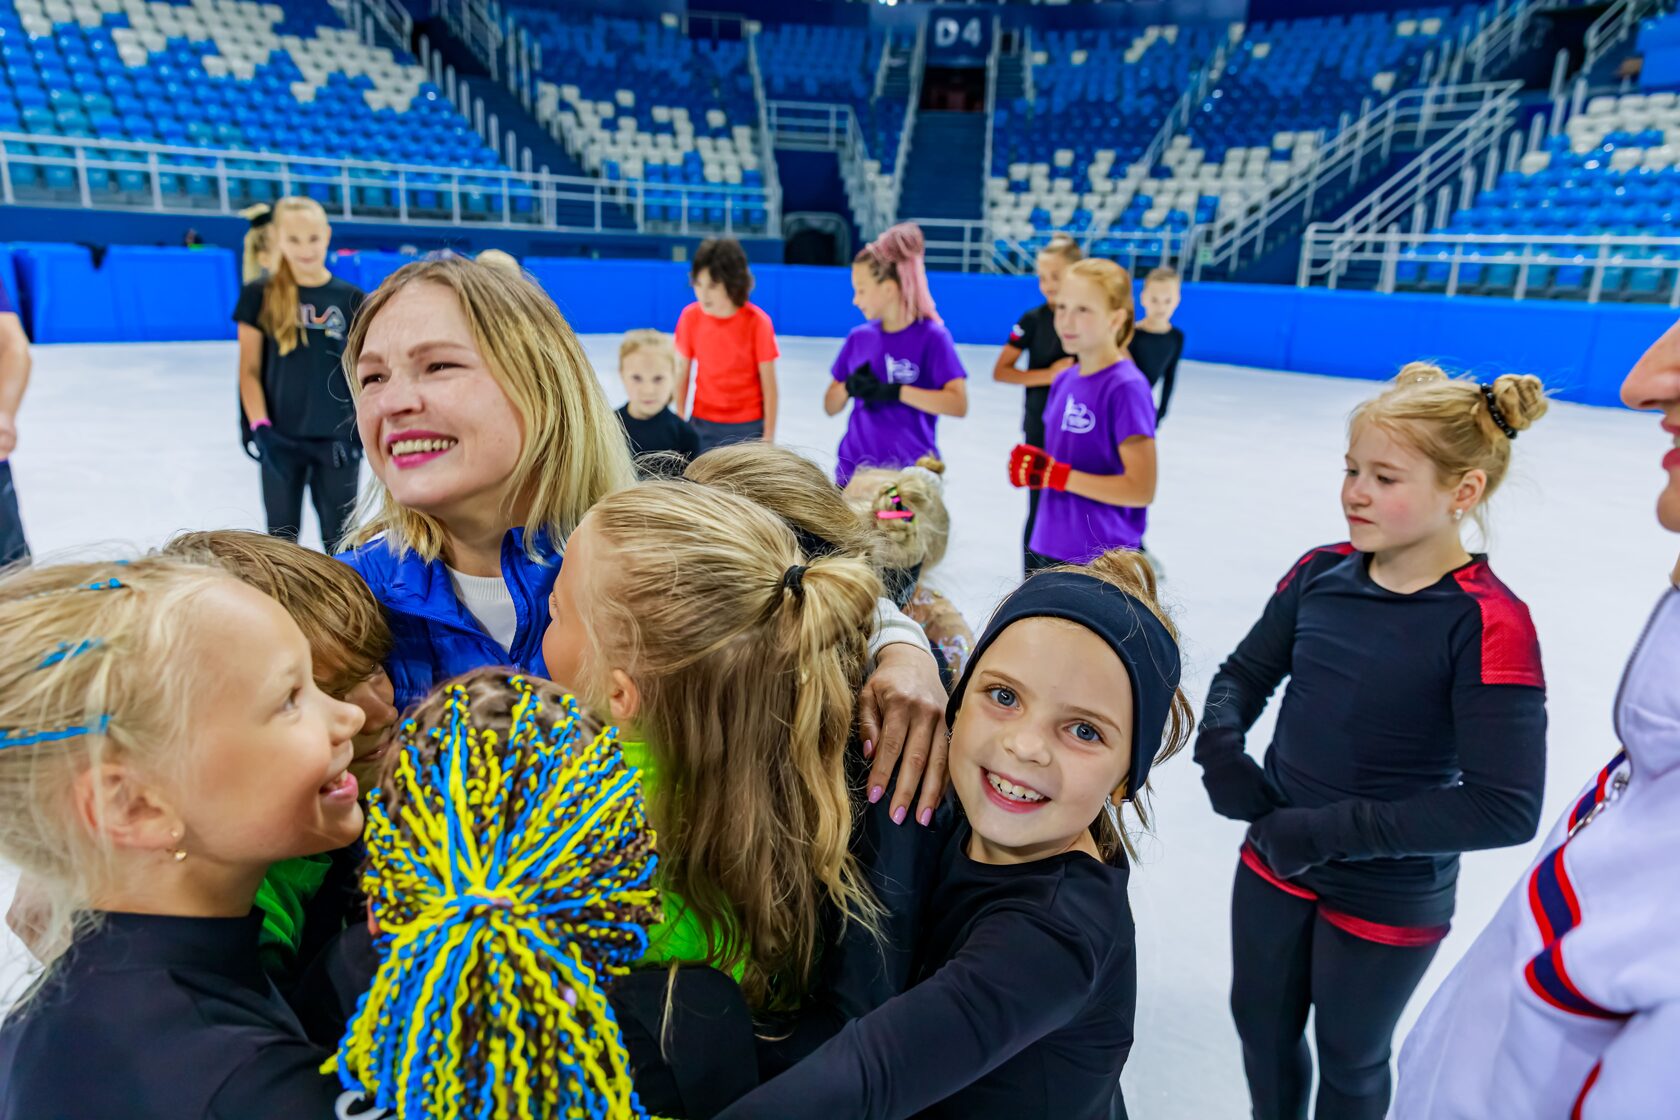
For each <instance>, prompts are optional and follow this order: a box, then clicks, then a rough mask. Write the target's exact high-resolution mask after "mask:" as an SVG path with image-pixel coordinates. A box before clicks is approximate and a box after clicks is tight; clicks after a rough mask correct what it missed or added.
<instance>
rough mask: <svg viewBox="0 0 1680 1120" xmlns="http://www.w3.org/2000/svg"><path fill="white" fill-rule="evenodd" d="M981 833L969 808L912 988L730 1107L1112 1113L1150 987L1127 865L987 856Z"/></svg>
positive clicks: (750, 1113)
mask: <svg viewBox="0 0 1680 1120" xmlns="http://www.w3.org/2000/svg"><path fill="white" fill-rule="evenodd" d="M968 838H969V828H968V825H967V824H966V822H964V823H962V824H961V825H959V826H958V827H957V828H956V829H954V830H953V834H952V836H951V839H950V840H949V841H948V842H947V844H946V846H945V848H944V850H943V851H942V853H941V856H940V865H939V870H940V875H939V879H938V882H937V885H936V886H935V887H934V888H933V890H932V892H931V893H930V895H929V897H928V899H927V903H926V907H925V911H924V926H923V929H922V931H921V944H920V948H919V951H918V963H917V966H916V977H915V979H916V983H915V984H914V986H913V987H911V988H910V989H909V990H908V991H906V992H905V993H904V994H902V995H899V996H895V997H894V998H892V999H890V1000H888V1001H887V1002H886V1003H885V1004H883V1005H882V1006H881V1007H879V1008H878V1009H876V1010H875V1011H873V1012H871V1013H870V1014H868V1015H865V1016H863V1017H862V1018H858V1019H854V1020H852V1021H851V1022H850V1023H848V1024H846V1026H845V1028H844V1029H843V1030H841V1032H840V1033H839V1034H838V1035H836V1036H835V1037H834V1038H832V1039H830V1040H829V1041H828V1042H827V1043H825V1044H824V1045H823V1046H822V1047H821V1048H819V1049H818V1050H817V1051H816V1052H815V1053H814V1054H812V1055H811V1056H810V1057H809V1058H807V1059H805V1060H804V1061H802V1062H800V1063H799V1064H798V1065H796V1066H794V1067H793V1068H792V1069H791V1070H789V1071H788V1072H787V1073H784V1074H782V1075H781V1076H780V1077H777V1078H775V1079H773V1080H771V1081H769V1082H768V1083H766V1084H765V1085H763V1086H761V1087H760V1088H758V1089H757V1090H755V1091H754V1092H752V1093H749V1094H748V1095H747V1096H746V1097H743V1098H742V1099H741V1100H740V1101H738V1102H736V1103H735V1104H734V1105H733V1106H732V1107H730V1108H729V1109H726V1110H725V1111H724V1112H723V1113H722V1114H721V1117H720V1120H752V1118H761V1117H762V1118H770V1117H775V1118H778V1120H779V1118H784V1117H789V1116H845V1117H848V1118H853V1120H891V1118H898V1117H910V1116H917V1117H950V1118H956V1117H962V1118H964V1120H989V1118H997V1120H1002V1118H1004V1117H1008V1118H1010V1120H1034V1118H1043V1120H1051V1118H1052V1117H1054V1118H1055V1120H1090V1118H1095V1117H1106V1116H1107V1115H1108V1108H1109V1102H1110V1100H1111V1098H1112V1096H1113V1094H1114V1092H1115V1090H1116V1086H1117V1083H1118V1080H1119V1077H1120V1069H1121V1067H1122V1066H1123V1065H1124V1064H1125V1061H1126V1056H1127V1054H1128V1053H1129V1052H1130V1051H1131V1045H1132V1019H1133V1012H1134V1009H1135V1005H1136V996H1137V963H1136V952H1135V950H1136V945H1135V937H1134V930H1133V926H1132V915H1131V908H1130V906H1129V904H1128V902H1127V898H1126V881H1127V876H1128V872H1127V869H1126V867H1124V866H1111V865H1109V864H1104V863H1101V862H1099V861H1097V860H1095V859H1093V858H1092V857H1090V856H1088V855H1085V854H1082V853H1067V854H1064V855H1059V856H1054V857H1051V858H1050V859H1046V860H1040V861H1036V862H1033V863H1026V864H1017V865H1012V866H996V865H991V864H983V863H977V862H975V861H974V860H972V859H970V858H969V857H968V854H967V851H966V847H967V844H968Z"/></svg>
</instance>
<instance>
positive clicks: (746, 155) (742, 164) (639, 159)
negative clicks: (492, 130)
mask: <svg viewBox="0 0 1680 1120" xmlns="http://www.w3.org/2000/svg"><path fill="white" fill-rule="evenodd" d="M513 14H514V16H515V19H516V20H517V23H518V26H519V27H520V28H521V29H523V30H524V31H526V32H527V33H529V34H530V35H531V37H532V38H533V39H534V40H535V41H536V43H537V44H538V46H539V47H540V48H541V51H542V67H541V73H540V75H539V83H538V87H537V106H536V113H537V119H538V120H539V121H541V122H543V123H544V124H547V123H549V122H550V121H558V122H559V124H560V129H561V133H562V135H563V136H564V138H565V141H566V143H567V145H568V146H569V147H570V148H571V149H572V151H573V152H574V154H575V155H576V156H577V157H578V159H579V161H580V162H581V163H582V164H583V165H584V167H585V168H587V169H588V170H589V171H591V172H593V173H596V174H599V175H601V176H602V177H603V178H605V179H608V180H645V181H647V182H648V183H649V184H650V187H649V189H648V195H647V198H648V211H649V217H650V219H651V220H653V221H655V222H663V223H678V222H681V221H682V220H683V218H684V203H685V199H686V205H687V215H686V216H687V219H688V221H689V222H700V223H709V224H722V223H723V222H724V220H725V214H726V213H727V214H728V217H729V220H730V222H731V224H732V225H734V226H737V227H742V228H746V229H753V228H762V227H763V226H764V225H765V224H766V221H767V212H766V207H765V205H764V203H763V202H762V200H761V197H754V196H750V195H742V194H740V193H739V192H730V191H727V190H724V189H722V188H724V187H725V186H746V187H758V188H762V187H763V186H764V182H765V178H764V170H763V168H762V167H761V166H760V163H759V151H760V136H759V128H758V104H757V101H756V99H755V96H754V92H753V82H752V76H751V73H750V71H749V69H748V65H747V47H746V43H745V42H742V41H738V40H737V41H727V40H704V39H691V38H689V37H687V36H685V35H683V34H682V33H681V31H680V30H679V28H678V26H677V24H676V20H675V19H674V18H667V19H665V20H662V21H660V22H653V21H648V20H633V19H619V18H611V17H607V16H601V15H593V16H582V15H577V14H566V13H560V12H555V11H552V10H547V9H542V8H533V7H516V8H514V9H513ZM663 183H672V184H684V185H688V186H692V187H700V188H702V189H701V190H698V191H689V192H679V191H675V190H660V189H659V187H658V184H663ZM706 186H711V187H713V188H716V189H713V190H709V191H708V190H705V189H704V188H705V187H706Z"/></svg>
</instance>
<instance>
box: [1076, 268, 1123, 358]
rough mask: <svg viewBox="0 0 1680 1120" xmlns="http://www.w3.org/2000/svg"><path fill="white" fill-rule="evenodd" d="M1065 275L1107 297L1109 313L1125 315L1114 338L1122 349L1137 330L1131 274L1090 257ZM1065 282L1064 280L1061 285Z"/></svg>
mask: <svg viewBox="0 0 1680 1120" xmlns="http://www.w3.org/2000/svg"><path fill="white" fill-rule="evenodd" d="M1067 275H1068V276H1078V277H1080V278H1082V279H1085V280H1089V281H1090V282H1091V283H1093V284H1095V285H1096V286H1097V287H1098V288H1099V289H1101V291H1102V293H1103V295H1104V296H1106V297H1107V299H1108V309H1109V310H1110V311H1124V312H1125V313H1126V325H1125V326H1123V327H1121V328H1120V330H1119V331H1118V332H1117V333H1116V334H1115V337H1114V341H1115V344H1116V345H1118V346H1119V347H1120V348H1121V349H1124V348H1125V346H1126V344H1127V343H1129V342H1130V341H1131V340H1132V333H1133V331H1135V330H1136V328H1137V309H1136V308H1135V307H1134V306H1133V304H1132V274H1131V273H1129V272H1127V271H1126V270H1125V269H1124V268H1121V267H1120V266H1119V265H1117V264H1115V263H1114V262H1113V261H1106V260H1103V259H1101V258H1100V257H1090V258H1088V259H1086V260H1082V261H1080V262H1079V263H1078V264H1075V265H1074V266H1072V267H1071V268H1069V269H1068V270H1067ZM1066 282H1067V281H1066V279H1065V278H1064V280H1063V283H1066Z"/></svg>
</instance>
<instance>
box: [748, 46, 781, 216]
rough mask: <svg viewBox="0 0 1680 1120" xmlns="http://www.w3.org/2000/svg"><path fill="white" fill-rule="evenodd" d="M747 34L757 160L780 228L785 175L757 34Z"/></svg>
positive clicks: (773, 214)
mask: <svg viewBox="0 0 1680 1120" xmlns="http://www.w3.org/2000/svg"><path fill="white" fill-rule="evenodd" d="M742 25H743V27H748V26H749V25H748V23H747V21H745V20H743V21H742ZM752 26H756V25H752ZM745 37H746V40H747V72H748V73H749V74H751V75H752V84H753V100H754V101H755V102H757V103H758V162H759V166H761V167H762V168H764V181H765V183H766V184H767V185H768V186H769V187H770V197H771V198H772V199H774V200H775V202H774V206H775V211H776V212H773V213H772V214H771V225H772V226H775V227H776V228H780V227H781V215H780V213H779V211H780V209H781V197H782V176H781V172H780V171H779V170H778V169H777V167H776V144H775V141H773V140H772V139H771V136H770V110H769V104H770V102H769V97H768V96H767V95H766V94H765V92H764V71H763V70H761V69H760V68H759V65H758V34H757V32H756V30H749V31H748V33H747V35H746V36H745Z"/></svg>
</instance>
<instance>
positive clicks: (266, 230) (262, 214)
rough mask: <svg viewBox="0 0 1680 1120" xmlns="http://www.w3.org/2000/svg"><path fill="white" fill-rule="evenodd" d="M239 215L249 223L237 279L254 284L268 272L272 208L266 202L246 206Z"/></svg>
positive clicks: (272, 228) (271, 243) (271, 241)
mask: <svg viewBox="0 0 1680 1120" xmlns="http://www.w3.org/2000/svg"><path fill="white" fill-rule="evenodd" d="M239 216H240V217H241V218H244V219H245V220H246V221H247V222H250V223H251V227H250V228H249V229H247V230H246V231H245V244H244V253H243V255H242V257H241V259H240V262H239V281H240V283H242V284H254V283H256V282H257V281H258V280H261V279H262V278H263V275H264V274H265V273H267V272H268V270H269V268H268V257H269V252H270V250H271V249H272V248H273V247H274V225H273V208H272V207H271V206H269V204H268V203H266V202H259V203H256V204H255V205H252V206H247V207H245V209H243V210H241V211H240V212H239Z"/></svg>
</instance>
